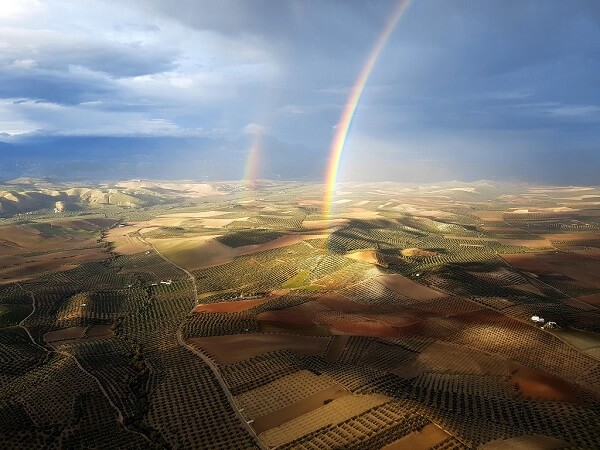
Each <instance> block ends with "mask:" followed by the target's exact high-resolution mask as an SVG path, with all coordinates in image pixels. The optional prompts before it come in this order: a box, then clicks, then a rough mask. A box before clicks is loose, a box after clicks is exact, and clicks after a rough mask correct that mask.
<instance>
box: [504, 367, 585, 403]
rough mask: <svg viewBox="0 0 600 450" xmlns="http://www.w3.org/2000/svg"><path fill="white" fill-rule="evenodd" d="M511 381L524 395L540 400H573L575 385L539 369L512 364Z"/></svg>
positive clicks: (574, 399)
mask: <svg viewBox="0 0 600 450" xmlns="http://www.w3.org/2000/svg"><path fill="white" fill-rule="evenodd" d="M510 381H511V383H513V384H514V385H515V387H516V388H517V389H518V390H519V391H520V392H521V393H522V394H523V395H524V396H526V397H532V398H536V399H540V400H548V401H559V402H575V401H576V400H577V391H576V387H575V386H573V385H571V384H569V383H567V382H566V381H564V380H562V379H561V378H558V377H555V376H554V375H550V374H548V373H546V372H542V371H541V370H536V369H531V368H529V367H525V366H522V365H520V364H513V373H512V375H511V377H510Z"/></svg>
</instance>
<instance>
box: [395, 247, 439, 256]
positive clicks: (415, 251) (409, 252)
mask: <svg viewBox="0 0 600 450" xmlns="http://www.w3.org/2000/svg"><path fill="white" fill-rule="evenodd" d="M401 253H402V256H435V255H437V253H436V252H432V251H430V250H424V249H422V248H405V249H402V251H401Z"/></svg>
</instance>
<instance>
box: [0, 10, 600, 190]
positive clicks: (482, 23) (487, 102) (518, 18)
mask: <svg viewBox="0 0 600 450" xmlns="http://www.w3.org/2000/svg"><path fill="white" fill-rule="evenodd" d="M396 3H397V2H396V1H391V0H389V1H388V0H378V1H369V2H365V1H362V0H286V1H281V0H237V1H235V0H219V1H208V0H207V1H202V0H178V1H177V2H172V1H167V0H98V1H90V0H86V1H82V0H0V140H1V141H4V142H7V143H15V142H19V141H20V140H23V139H25V138H27V137H31V136H38V137H47V138H48V139H49V140H52V139H57V138H67V137H78V138H81V137H98V136H101V137H128V138H131V137H140V138H142V137H143V138H145V139H146V138H165V137H176V138H184V139H185V138H206V139H209V140H211V139H214V140H215V141H216V142H223V141H227V142H240V143H242V142H243V143H246V142H248V141H249V140H250V141H251V140H252V138H253V136H256V135H263V136H267V137H268V138H270V139H271V142H275V143H280V145H281V151H282V152H286V151H287V152H292V151H295V152H298V151H301V150H298V148H299V147H298V146H299V145H301V146H303V147H302V148H309V149H311V152H310V155H318V156H319V161H326V160H327V155H328V153H329V147H330V143H331V139H332V137H333V134H334V131H335V126H336V124H337V123H338V121H339V118H340V114H341V112H342V109H343V107H344V104H345V101H346V98H347V96H348V94H349V92H350V90H351V88H352V85H353V84H354V82H355V81H356V78H357V76H358V74H359V72H360V70H361V68H362V66H363V64H364V63H365V61H366V59H367V56H368V54H369V52H370V50H371V48H372V46H373V44H374V42H375V41H376V39H377V37H378V36H379V34H380V32H381V30H382V29H383V27H384V26H385V23H386V21H387V19H388V17H389V15H390V13H391V11H392V10H393V9H394V7H395V5H396ZM598 80H600V2H597V1H595V0H569V1H564V0H543V1H542V0H535V1H534V0H484V1H477V2H473V1H470V0H413V1H412V2H411V4H410V5H409V7H408V8H407V10H406V12H405V13H404V15H403V17H402V18H401V19H400V21H399V23H398V24H397V26H396V28H395V29H394V31H393V33H392V35H391V36H390V39H389V40H388V42H387V44H386V46H385V48H384V49H383V51H382V53H381V55H380V57H379V59H378V61H377V62H376V64H375V67H374V69H373V72H372V73H371V76H370V78H369V80H368V82H367V85H366V88H365V90H364V92H363V95H362V98H361V100H360V103H359V106H358V108H357V111H356V115H355V117H354V120H353V123H352V127H351V130H350V134H349V136H348V140H347V142H346V147H345V150H344V155H343V157H342V162H341V168H340V179H360V178H372V177H374V176H385V177H386V178H387V179H398V181H402V180H403V179H411V177H413V178H414V174H415V173H417V172H418V173H428V174H429V175H430V176H431V177H432V178H433V179H455V178H473V179H478V178H494V177H498V178H511V177H512V178H515V179H523V180H528V179H531V180H538V179H539V180H544V181H556V182H569V183H570V182H574V181H578V180H579V181H583V182H587V183H596V184H598V183H599V182H600V176H598V175H595V174H596V172H598V170H597V168H598V167H600V156H599V153H600V126H599V125H600V83H598ZM240 145H242V144H240ZM243 145H245V144H243ZM272 145H275V144H272ZM275 146H276V145H275ZM245 150H249V148H247V149H246V148H242V149H240V154H242V155H243V152H244V151H245ZM52 151H54V149H53V147H52V145H48V152H52ZM274 151H276V150H274ZM24 152H26V150H24ZM24 156H26V155H24ZM296 156H298V155H296ZM224 157H225V156H224ZM242 157H243V156H242ZM311 167H312V166H311ZM306 170H315V169H314V168H311V169H306ZM565 174H566V175H565ZM237 175H238V174H236V176H237ZM299 175H307V174H299ZM309 175H310V174H309ZM567 175H568V176H567ZM242 176H243V174H241V173H240V174H239V177H238V178H241V177H242ZM597 177H598V178H597ZM573 180H574V181H573Z"/></svg>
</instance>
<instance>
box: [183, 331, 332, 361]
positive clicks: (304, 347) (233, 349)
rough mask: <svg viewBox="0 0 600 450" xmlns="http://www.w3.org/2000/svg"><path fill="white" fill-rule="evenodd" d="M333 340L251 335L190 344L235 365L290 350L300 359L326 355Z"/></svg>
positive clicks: (216, 338) (321, 337)
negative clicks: (307, 356)
mask: <svg viewBox="0 0 600 450" xmlns="http://www.w3.org/2000/svg"><path fill="white" fill-rule="evenodd" d="M330 339H331V338H330V337H323V336H296V335H291V334H261V333H247V334H233V335H228V336H211V337H202V338H192V339H189V342H190V343H191V344H192V345H195V346H197V347H199V348H201V349H203V350H205V351H207V352H208V353H210V354H211V355H213V356H214V357H215V358H217V360H218V361H219V362H220V363H221V364H233V363H235V362H239V361H243V360H244V359H248V358H252V357H253V356H256V355H260V354H262V353H267V352H272V351H276V350H289V351H291V352H292V353H295V354H296V355H299V356H306V355H322V354H323V353H324V352H325V349H326V348H327V345H328V344H329V340H330Z"/></svg>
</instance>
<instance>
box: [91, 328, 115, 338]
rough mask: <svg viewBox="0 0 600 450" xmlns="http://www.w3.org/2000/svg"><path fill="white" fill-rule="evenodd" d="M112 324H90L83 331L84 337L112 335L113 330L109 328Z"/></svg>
mask: <svg viewBox="0 0 600 450" xmlns="http://www.w3.org/2000/svg"><path fill="white" fill-rule="evenodd" d="M111 327H112V325H92V326H91V327H90V328H88V330H87V331H86V332H85V337H86V338H97V337H107V336H114V334H115V333H114V332H113V330H112V329H111Z"/></svg>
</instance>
